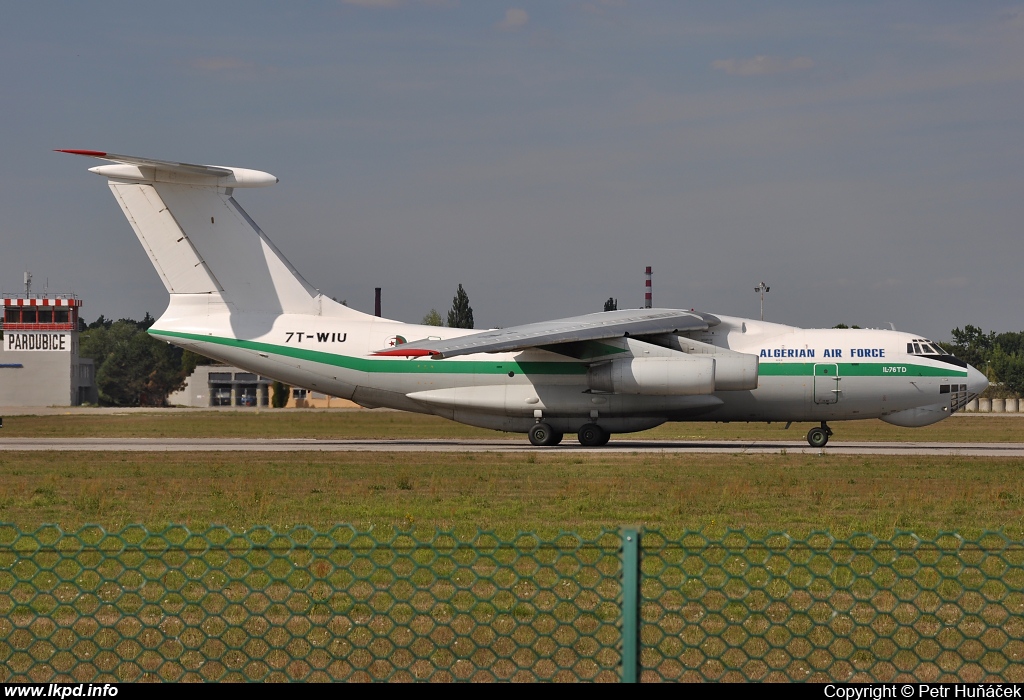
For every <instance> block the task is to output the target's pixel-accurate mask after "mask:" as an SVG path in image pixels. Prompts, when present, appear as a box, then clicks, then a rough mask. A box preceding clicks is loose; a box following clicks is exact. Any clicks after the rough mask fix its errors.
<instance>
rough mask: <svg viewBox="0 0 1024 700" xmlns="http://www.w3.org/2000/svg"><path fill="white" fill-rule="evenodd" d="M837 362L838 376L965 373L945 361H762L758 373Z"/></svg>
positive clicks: (784, 373) (810, 371) (803, 370)
mask: <svg viewBox="0 0 1024 700" xmlns="http://www.w3.org/2000/svg"><path fill="white" fill-rule="evenodd" d="M816 364H817V365H824V366H827V367H836V366H838V368H839V369H838V372H839V373H838V375H835V376H839V377H966V376H967V370H966V369H960V368H959V367H953V366H951V365H947V366H945V367H930V366H927V365H915V364H913V363H910V362H885V363H882V362H838V363H829V362H817V363H816V362H762V363H761V364H760V365H759V367H758V374H760V375H761V376H762V377H813V376H814V366H815V365H816ZM818 377H820V378H823V379H828V378H830V377H833V375H832V373H831V372H830V373H829V374H824V373H822V372H821V371H819V372H818Z"/></svg>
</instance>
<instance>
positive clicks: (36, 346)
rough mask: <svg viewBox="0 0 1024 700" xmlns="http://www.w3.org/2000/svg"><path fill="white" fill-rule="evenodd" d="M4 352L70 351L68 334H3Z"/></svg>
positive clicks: (69, 336)
mask: <svg viewBox="0 0 1024 700" xmlns="http://www.w3.org/2000/svg"><path fill="white" fill-rule="evenodd" d="M4 350H6V351H8V352H11V351H13V350H56V351H57V352H62V351H63V352H70V351H71V334H70V333H19V332H16V331H15V332H12V331H7V332H5V333H4Z"/></svg>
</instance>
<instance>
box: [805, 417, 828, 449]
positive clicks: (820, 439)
mask: <svg viewBox="0 0 1024 700" xmlns="http://www.w3.org/2000/svg"><path fill="white" fill-rule="evenodd" d="M830 437H832V429H831V428H829V427H828V424H827V423H825V421H822V422H821V427H820V428H811V429H810V430H808V431H807V444H808V445H810V446H811V447H824V446H825V445H827V444H828V439H829V438H830Z"/></svg>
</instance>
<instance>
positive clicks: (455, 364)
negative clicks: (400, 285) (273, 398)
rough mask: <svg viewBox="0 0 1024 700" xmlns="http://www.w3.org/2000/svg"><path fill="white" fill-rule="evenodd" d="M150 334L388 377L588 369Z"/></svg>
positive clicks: (572, 365)
mask: <svg viewBox="0 0 1024 700" xmlns="http://www.w3.org/2000/svg"><path fill="white" fill-rule="evenodd" d="M149 332H150V334H152V335H156V336H163V337H166V338H181V339H183V340H194V341H197V342H200V343H211V344H214V345H223V346H225V347H230V348H240V349H243V350H255V351H256V352H265V353H267V354H268V355H269V354H273V355H279V356H284V357H293V358H295V359H297V360H308V361H309V362H319V363H320V364H324V365H331V366H334V367H343V368H345V369H351V370H355V371H357V372H382V373H387V374H507V373H508V372H522V373H523V374H569V375H582V374H586V373H587V368H586V366H585V365H583V364H580V363H578V362H570V361H567V362H515V361H512V360H505V361H502V362H486V361H480V360H454V359H450V360H432V359H424V358H422V357H417V358H413V359H408V360H405V359H402V360H396V359H394V358H366V357H352V356H351V355H336V354H334V353H330V352H323V351H320V350H307V349H305V348H299V347H291V346H288V345H274V344H272V343H260V342H256V341H254V340H238V339H237V338H221V337H218V336H214V335H199V334H196V333H179V332H177V331H162V330H157V329H155V328H151V329H150V330H149Z"/></svg>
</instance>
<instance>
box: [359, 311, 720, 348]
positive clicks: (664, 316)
mask: <svg viewBox="0 0 1024 700" xmlns="http://www.w3.org/2000/svg"><path fill="white" fill-rule="evenodd" d="M718 323H719V320H718V319H717V318H715V317H714V316H711V315H710V314H702V313H700V312H697V311H679V310H676V309H623V310H621V311H604V312H599V313H595V314H586V315H585V316H573V317H571V318H561V319H558V320H555V321H544V322H541V323H528V324H526V325H523V326H512V327H511V328H497V329H495V330H489V331H483V332H480V333H473V334H471V335H464V336H462V337H459V338H450V339H448V340H417V341H413V342H411V343H404V344H402V345H399V346H397V347H390V348H384V349H383V350H378V351H377V352H375V353H373V354H374V355H390V356H398V357H423V356H426V355H430V356H431V357H433V358H434V359H437V360H441V359H444V358H446V357H457V356H459V355H471V354H473V353H478V352H512V351H515V350H526V349H528V348H534V347H537V346H540V345H557V344H559V343H575V342H579V341H584V340H601V339H604V338H622V337H624V336H637V335H653V334H658V333H674V332H676V331H697V330H705V329H707V328H709V327H710V326H716V325H718Z"/></svg>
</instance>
